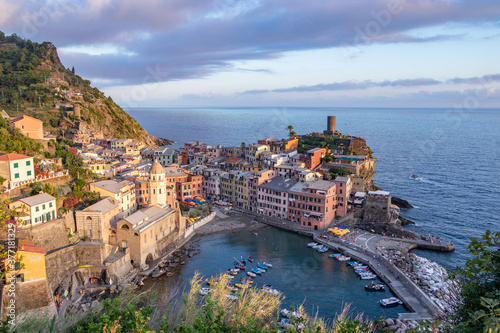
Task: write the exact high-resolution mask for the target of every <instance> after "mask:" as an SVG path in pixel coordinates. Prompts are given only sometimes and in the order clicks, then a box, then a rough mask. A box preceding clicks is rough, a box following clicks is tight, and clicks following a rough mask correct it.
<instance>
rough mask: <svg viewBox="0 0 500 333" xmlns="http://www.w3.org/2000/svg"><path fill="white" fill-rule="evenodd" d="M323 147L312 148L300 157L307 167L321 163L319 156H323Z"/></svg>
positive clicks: (324, 150)
mask: <svg viewBox="0 0 500 333" xmlns="http://www.w3.org/2000/svg"><path fill="white" fill-rule="evenodd" d="M325 155H326V149H325V148H314V149H310V150H308V151H307V153H306V154H305V155H303V157H302V161H303V162H304V163H305V166H306V168H307V169H316V168H317V167H319V166H320V165H321V158H323V157H325Z"/></svg>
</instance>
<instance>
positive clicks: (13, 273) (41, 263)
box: [4, 239, 47, 284]
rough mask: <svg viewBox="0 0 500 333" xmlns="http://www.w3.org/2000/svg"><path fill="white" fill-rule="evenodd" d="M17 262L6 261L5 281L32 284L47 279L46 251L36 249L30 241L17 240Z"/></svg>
mask: <svg viewBox="0 0 500 333" xmlns="http://www.w3.org/2000/svg"><path fill="white" fill-rule="evenodd" d="M15 242H16V248H17V252H16V256H17V257H16V261H15V262H11V261H9V260H5V261H4V263H5V281H6V284H8V283H10V281H12V279H15V280H16V283H20V282H32V281H37V280H44V279H46V278H47V275H46V273H45V249H42V248H40V247H36V246H35V243H34V242H33V241H30V240H20V239H16V241H15Z"/></svg>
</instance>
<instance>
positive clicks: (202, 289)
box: [200, 288, 210, 296]
mask: <svg viewBox="0 0 500 333" xmlns="http://www.w3.org/2000/svg"><path fill="white" fill-rule="evenodd" d="M209 292H210V288H201V289H200V295H201V296H205V295H206V294H208V293H209Z"/></svg>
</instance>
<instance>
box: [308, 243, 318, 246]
mask: <svg viewBox="0 0 500 333" xmlns="http://www.w3.org/2000/svg"><path fill="white" fill-rule="evenodd" d="M317 245H318V243H315V242H311V243H307V247H315V246H317Z"/></svg>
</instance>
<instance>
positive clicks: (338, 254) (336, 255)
mask: <svg viewBox="0 0 500 333" xmlns="http://www.w3.org/2000/svg"><path fill="white" fill-rule="evenodd" d="M340 256H343V254H342V253H334V254H333V257H334V258H336V257H340Z"/></svg>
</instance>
